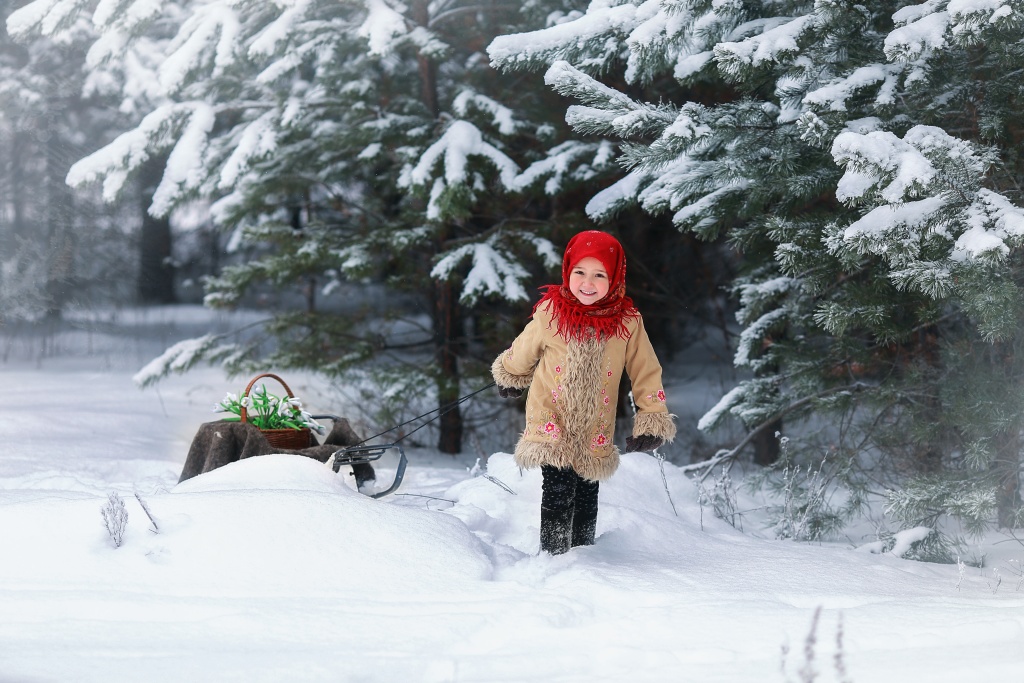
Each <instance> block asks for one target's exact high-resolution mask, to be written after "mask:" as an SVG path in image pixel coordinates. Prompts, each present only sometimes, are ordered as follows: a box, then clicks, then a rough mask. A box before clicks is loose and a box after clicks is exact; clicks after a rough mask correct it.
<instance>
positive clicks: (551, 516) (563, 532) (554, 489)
mask: <svg viewBox="0 0 1024 683" xmlns="http://www.w3.org/2000/svg"><path fill="white" fill-rule="evenodd" d="M541 474H542V475H543V478H544V479H543V486H542V489H541V502H540V549H541V552H548V553H551V554H552V555H561V554H562V553H564V552H568V550H569V548H570V546H571V543H572V535H573V533H572V532H573V503H574V501H575V498H576V479H578V478H579V475H577V474H576V472H574V471H573V470H572V469H559V468H557V467H552V466H550V465H542V466H541Z"/></svg>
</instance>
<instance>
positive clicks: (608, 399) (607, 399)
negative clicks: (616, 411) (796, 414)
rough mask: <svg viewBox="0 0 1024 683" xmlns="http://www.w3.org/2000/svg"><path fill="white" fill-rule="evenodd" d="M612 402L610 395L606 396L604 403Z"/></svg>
mask: <svg viewBox="0 0 1024 683" xmlns="http://www.w3.org/2000/svg"><path fill="white" fill-rule="evenodd" d="M611 402H612V400H611V399H610V398H609V397H607V396H605V397H604V404H605V405H608V404H609V403H611Z"/></svg>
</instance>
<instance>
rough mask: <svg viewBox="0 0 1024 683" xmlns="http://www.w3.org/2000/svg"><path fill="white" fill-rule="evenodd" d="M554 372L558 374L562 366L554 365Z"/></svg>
mask: <svg viewBox="0 0 1024 683" xmlns="http://www.w3.org/2000/svg"><path fill="white" fill-rule="evenodd" d="M555 372H559V373H560V372H562V366H561V365H556V366H555Z"/></svg>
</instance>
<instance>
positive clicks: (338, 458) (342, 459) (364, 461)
mask: <svg viewBox="0 0 1024 683" xmlns="http://www.w3.org/2000/svg"><path fill="white" fill-rule="evenodd" d="M313 419H314V420H331V421H333V422H337V421H338V420H340V419H341V418H340V417H338V416H337V415H314V416H313ZM392 448H394V449H396V450H397V451H398V468H397V469H396V470H395V479H394V481H393V482H391V486H389V487H388V488H386V489H385V490H383V491H378V492H376V493H373V494H368V495H369V496H370V497H371V498H382V497H383V496H386V495H388V494H389V493H392V492H393V491H394V490H395V489H397V488H398V487H399V486H401V485H402V478H403V477H405V467H406V465H408V463H409V461H408V460H407V459H406V457H405V451H403V450H402V447H401V446H400V445H399V444H398V442H395V443H389V444H378V445H374V446H366V445H363V444H358V445H355V446H346V447H344V448H340V449H338V450H336V451H334V452H333V453H331V455H330V457H328V459H327V464H328V465H330V467H331V469H332V470H334V471H335V473H337V472H338V471H339V470H340V469H341V468H342V467H345V466H353V465H369V464H370V463H372V462H376V461H377V460H380V458H381V456H383V455H384V454H385V453H387V452H388V451H389V450H391V449H392Z"/></svg>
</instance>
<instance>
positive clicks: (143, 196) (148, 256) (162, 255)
mask: <svg viewBox="0 0 1024 683" xmlns="http://www.w3.org/2000/svg"><path fill="white" fill-rule="evenodd" d="M165 161H166V160H165V159H164V158H163V157H157V158H152V159H150V160H149V161H147V162H146V163H145V164H144V165H143V166H142V169H141V170H140V171H139V184H140V190H141V191H140V204H139V208H140V210H141V212H142V228H141V232H140V235H139V277H138V285H137V289H136V293H137V295H138V298H139V303H142V304H171V303H174V302H176V301H177V300H178V299H177V296H176V295H175V293H174V266H173V264H172V263H171V247H172V242H171V221H170V219H169V218H166V217H165V218H155V217H153V216H151V215H150V213H149V206H150V204H152V203H153V193H154V192H155V191H156V188H157V185H159V184H160V179H161V177H162V176H163V170H164V162H165Z"/></svg>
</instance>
